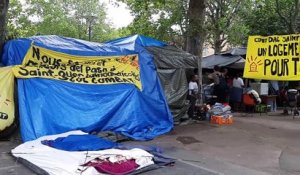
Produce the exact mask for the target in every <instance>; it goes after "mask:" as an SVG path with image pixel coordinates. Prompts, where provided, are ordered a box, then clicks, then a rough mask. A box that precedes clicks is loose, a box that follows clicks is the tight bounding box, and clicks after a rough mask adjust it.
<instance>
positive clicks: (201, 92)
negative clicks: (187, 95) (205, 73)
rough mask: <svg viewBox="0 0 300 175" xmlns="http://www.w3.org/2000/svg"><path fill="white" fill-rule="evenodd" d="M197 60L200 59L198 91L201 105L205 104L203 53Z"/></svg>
mask: <svg viewBox="0 0 300 175" xmlns="http://www.w3.org/2000/svg"><path fill="white" fill-rule="evenodd" d="M197 61H198V77H199V79H198V84H199V87H198V88H199V89H198V92H200V93H199V97H198V98H199V103H200V105H203V88H202V53H201V54H200V55H199V57H197Z"/></svg>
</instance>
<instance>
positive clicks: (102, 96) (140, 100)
mask: <svg viewBox="0 0 300 175" xmlns="http://www.w3.org/2000/svg"><path fill="white" fill-rule="evenodd" d="M32 43H33V44H34V45H36V46H38V47H41V48H45V49H48V50H51V51H56V52H59V53H64V54H70V55H77V56H83V57H84V56H123V55H130V54H138V57H139V71H140V79H141V84H142V89H141V90H140V89H138V88H137V87H136V86H134V85H133V84H109V85H106V84H104V85H92V84H76V83H70V82H65V81H61V80H53V79H44V78H28V79H18V81H17V85H18V98H19V112H20V126H21V135H22V139H23V141H29V140H34V139H36V138H39V137H41V136H45V135H50V134H58V133H63V132H67V131H71V130H82V131H85V132H91V131H113V132H116V133H120V134H123V135H125V136H128V137H131V138H133V139H137V140H148V139H152V138H154V137H156V136H158V135H160V134H164V133H166V132H168V131H170V130H171V129H172V127H173V117H172V115H171V113H170V111H169V107H168V104H167V101H166V99H165V96H164V93H163V90H162V88H161V85H160V80H159V77H158V74H157V69H156V66H155V62H154V61H153V60H154V59H153V58H154V57H153V55H151V54H150V53H149V52H148V51H147V50H146V49H145V48H144V47H167V46H166V44H164V43H162V42H159V41H157V40H153V39H150V38H146V37H141V36H133V37H128V38H123V39H119V40H115V41H112V42H109V43H107V44H99V43H94V42H88V41H83V40H79V39H72V38H66V37H59V36H35V37H30V38H22V39H15V40H12V41H9V42H7V43H6V45H5V48H4V54H3V56H2V62H3V64H4V65H5V66H13V65H20V64H22V61H23V59H24V56H25V54H26V53H27V51H28V49H29V48H30V47H31V44H32ZM170 53H172V52H170ZM155 60H156V59H155ZM174 65H175V64H174ZM158 72H159V71H158ZM176 73H178V74H180V73H182V72H181V71H178V72H176ZM166 74H167V73H166ZM166 74H164V75H166ZM182 77H183V76H182Z"/></svg>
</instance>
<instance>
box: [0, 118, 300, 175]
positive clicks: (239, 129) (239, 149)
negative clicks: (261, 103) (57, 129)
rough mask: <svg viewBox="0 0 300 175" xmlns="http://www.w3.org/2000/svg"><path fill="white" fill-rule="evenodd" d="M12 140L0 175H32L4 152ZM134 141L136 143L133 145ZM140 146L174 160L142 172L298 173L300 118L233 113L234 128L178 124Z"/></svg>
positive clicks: (3, 156) (210, 174) (3, 146)
mask: <svg viewBox="0 0 300 175" xmlns="http://www.w3.org/2000/svg"><path fill="white" fill-rule="evenodd" d="M16 138H18V137H14V138H13V139H11V140H10V141H3V142H1V143H0V152H1V155H0V174H1V175H2V174H3V175H5V174H15V175H19V174H20V175H30V174H33V173H32V172H31V171H30V170H28V169H26V168H25V167H24V166H22V165H21V164H19V163H18V162H16V160H14V159H13V158H12V157H11V156H10V155H9V154H8V153H7V152H9V150H10V149H11V148H13V147H15V146H16V145H18V144H19V140H18V139H16ZM135 143H136V142H135ZM138 144H145V145H157V146H159V147H161V148H163V150H164V152H165V154H167V155H169V156H171V157H173V158H176V159H177V163H176V164H175V166H173V167H166V168H161V169H158V170H155V171H151V172H148V173H145V174H149V175H150V174H178V175H179V174H200V175H201V174H202V175H213V174H228V175H235V174H236V175H241V174H243V175H267V174H274V175H298V174H300V118H296V119H293V118H292V116H282V115H280V114H279V113H273V114H269V115H265V114H263V115H261V116H260V115H259V114H255V115H244V114H239V113H236V114H235V122H234V124H233V125H228V126H217V125H212V124H209V123H208V122H198V123H192V124H189V125H181V126H176V127H175V128H174V130H173V131H172V132H171V133H169V134H167V135H164V136H161V137H159V138H157V139H155V140H152V141H148V142H138Z"/></svg>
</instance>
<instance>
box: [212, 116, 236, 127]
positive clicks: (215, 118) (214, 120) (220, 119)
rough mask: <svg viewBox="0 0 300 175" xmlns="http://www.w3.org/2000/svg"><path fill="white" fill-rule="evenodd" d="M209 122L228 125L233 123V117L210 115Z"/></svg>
mask: <svg viewBox="0 0 300 175" xmlns="http://www.w3.org/2000/svg"><path fill="white" fill-rule="evenodd" d="M210 122H211V123H212V124H218V125H230V124H232V123H233V117H232V116H229V117H223V116H217V115H213V116H212V117H211V120H210Z"/></svg>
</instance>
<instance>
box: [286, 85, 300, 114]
mask: <svg viewBox="0 0 300 175" xmlns="http://www.w3.org/2000/svg"><path fill="white" fill-rule="evenodd" d="M299 102H300V96H299V94H298V90H297V89H288V90H287V91H286V92H285V101H284V104H285V108H284V111H283V113H284V114H288V113H289V112H288V111H289V110H288V109H287V108H289V109H290V111H291V113H292V114H293V118H295V116H296V115H298V116H299V111H298V107H299Z"/></svg>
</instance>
